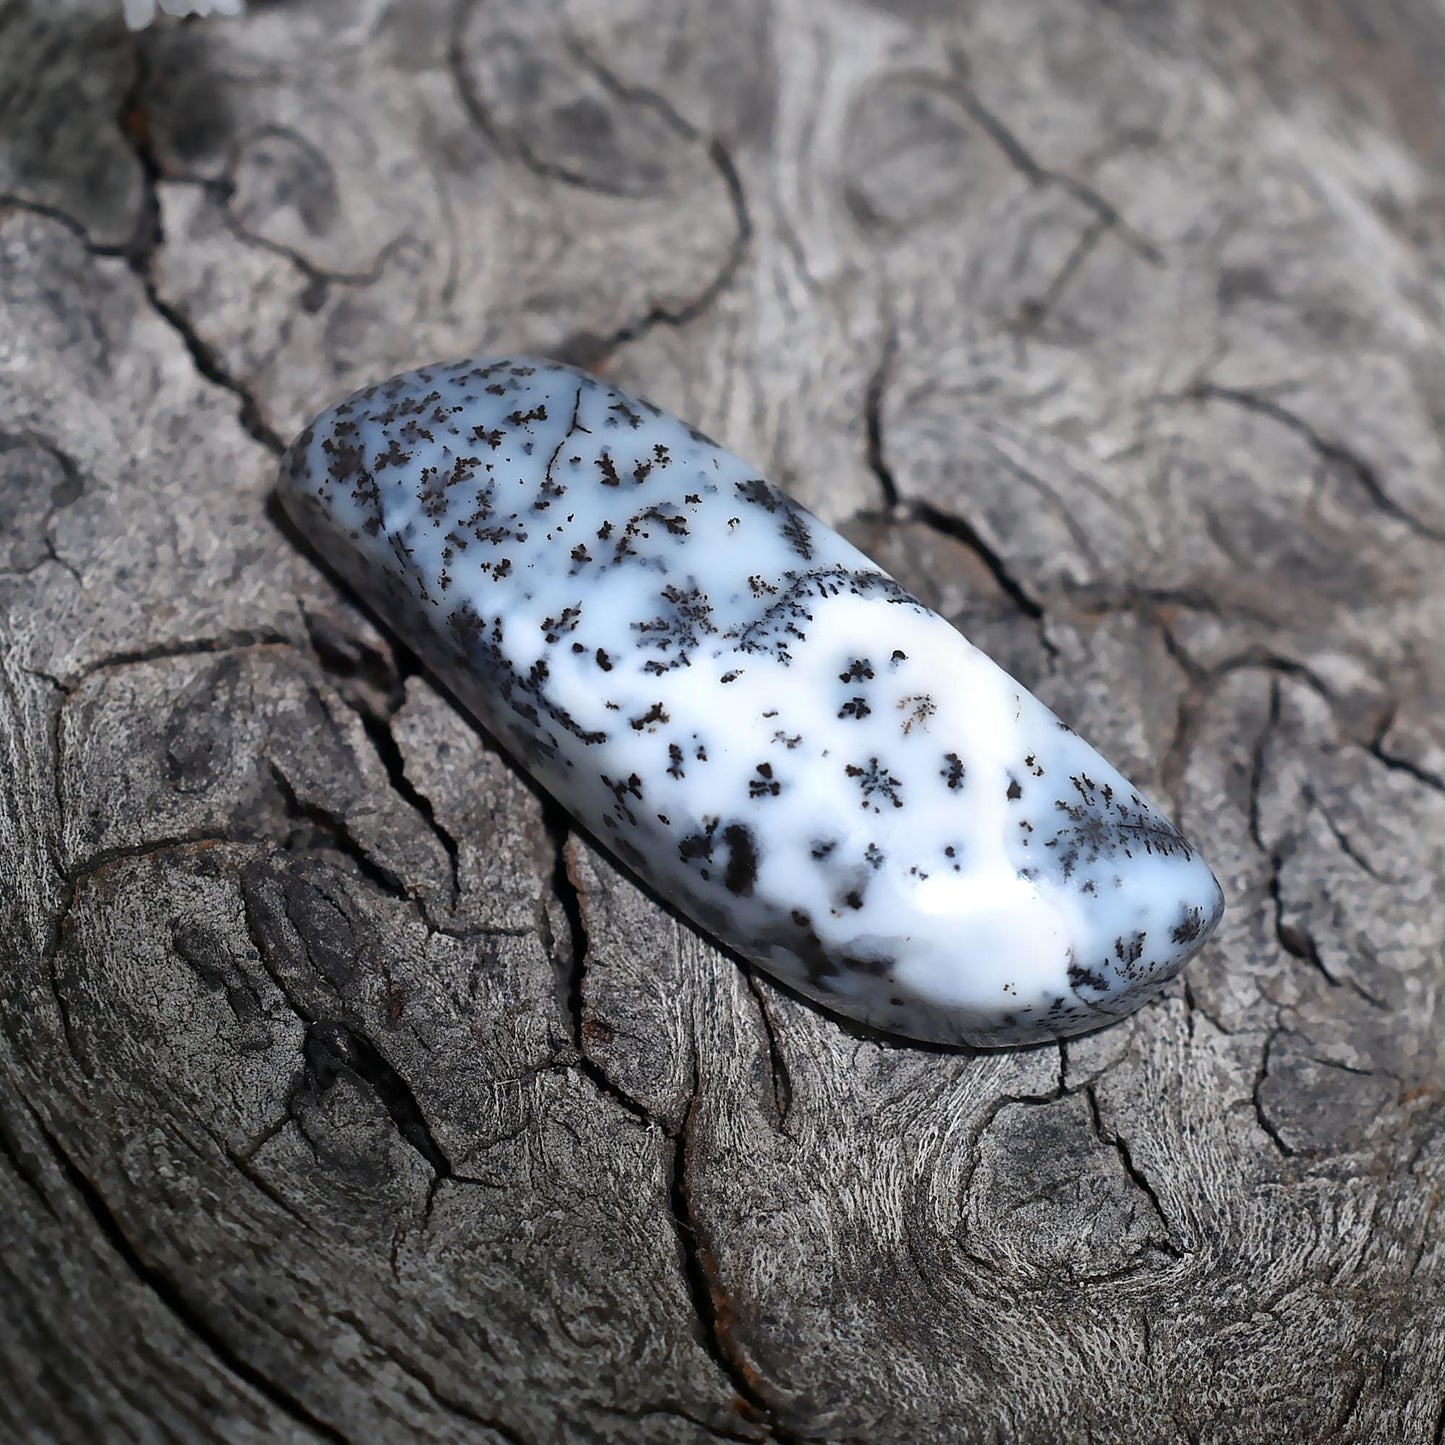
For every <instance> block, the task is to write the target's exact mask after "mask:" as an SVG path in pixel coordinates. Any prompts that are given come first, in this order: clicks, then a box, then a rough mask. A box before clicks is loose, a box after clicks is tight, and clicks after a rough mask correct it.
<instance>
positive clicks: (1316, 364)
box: [0, 0, 1445, 1445]
mask: <svg viewBox="0 0 1445 1445" xmlns="http://www.w3.org/2000/svg"><path fill="white" fill-rule="evenodd" d="M118 8H119V7H118V6H117V7H116V9H117V10H118ZM1442 92H1445V8H1442V6H1441V5H1440V4H1439V3H1432V0H1379V3H1374V0H1371V3H1365V0H1278V3H1275V0H1271V3H1269V4H1262V3H1256V0H952V3H950V0H892V3H882V0H878V3H874V4H865V3H862V0H856V3H850V0H726V3H722V0H607V3H601V0H575V3H572V4H571V5H570V6H567V5H562V4H552V3H536V0H526V3H521V0H413V3H394V4H390V5H388V4H386V3H384V0H294V3H270V4H266V3H257V4H255V5H253V7H252V11H251V14H250V15H249V16H248V18H247V19H246V20H245V21H243V22H240V23H213V24H205V25H201V24H190V25H183V26H170V27H163V28H158V29H156V30H153V31H151V32H147V33H145V34H143V35H141V36H140V37H138V38H132V37H129V36H127V35H126V33H125V32H124V31H123V29H122V28H121V26H120V24H119V20H118V18H117V16H116V15H113V14H112V13H111V11H110V9H109V7H108V6H105V5H99V6H97V7H92V8H89V9H87V8H85V7H83V6H75V5H72V6H70V7H69V8H65V7H60V6H56V5H51V4H44V3H39V0H36V3H33V4H30V3H24V0H21V3H17V0H0V630H3V637H0V642H3V654H0V767H3V788H0V870H3V871H0V1438H3V1439H4V1440H5V1441H12V1440H13V1441H25V1442H28V1441H62V1442H71V1441H75V1442H93V1441H111V1440H116V1441H131V1440H135V1441H182V1442H190V1441H203V1442H204V1441H235V1442H259V1441H295V1442H313V1441H317V1440H326V1441H333V1442H337V1441H352V1442H357V1445H369V1442H393V1441H395V1442H411V1441H423V1442H432V1441H435V1442H443V1441H447V1442H451V1441H455V1442H473V1441H475V1442H496V1441H509V1442H514V1445H520V1442H553V1441H557V1442H561V1441H568V1442H570V1441H599V1442H601V1441H606V1442H611V1441H639V1442H674V1441H706V1440H719V1439H723V1440H759V1441H761V1440H768V1439H772V1440H777V1441H781V1442H798V1441H812V1440H823V1441H837V1442H920V1441H924V1442H926V1441H1007V1442H1015V1441H1024V1442H1027V1441H1075V1440H1078V1441H1084V1440H1089V1441H1100V1442H1103V1441H1119V1442H1147V1441H1172V1440H1180V1441H1186V1440H1187V1441H1195V1442H1235V1441H1291V1442H1295V1441H1385V1442H1392V1445H1395V1442H1404V1445H1417V1442H1429V1445H1440V1442H1441V1441H1442V1439H1445V1246H1442V1224H1441V1217H1440V1204H1441V1191H1442V1188H1445V1103H1442V1092H1441V1090H1442V1084H1445V1070H1442V1046H1441V1024H1442V1014H1445V1002H1442V982H1445V957H1442V955H1445V900H1442V891H1445V890H1442V884H1445V877H1442V874H1445V868H1442V864H1445V725H1442V722H1441V713H1442V706H1445V457H1442V441H1441V437H1442V426H1445V365H1442V356H1441V341H1442V329H1445V186H1442V165H1445V96H1442ZM486 349H506V350H513V351H525V350H533V351H537V352H541V353H545V354H550V355H553V356H559V357H564V358H567V359H570V360H575V361H581V362H583V363H585V364H588V365H590V366H592V367H594V368H596V369H598V370H601V371H603V372H605V373H606V374H607V375H608V376H609V377H611V378H613V379H615V380H617V381H618V382H619V383H621V384H623V385H627V386H631V387H633V388H635V389H637V390H640V391H642V392H643V393H644V394H646V395H649V396H651V397H652V398H654V399H655V400H656V401H658V402H659V403H661V404H664V405H667V406H670V407H672V408H674V409H675V410H677V411H679V412H681V413H682V414H683V415H684V416H686V417H687V418H688V419H689V420H691V421H693V422H695V423H696V424H697V425H699V426H701V427H703V428H705V429H706V430H707V431H708V432H710V433H712V434H714V435H716V436H717V437H719V438H721V439H723V440H724V441H725V442H726V443H727V444H729V445H731V446H732V447H733V448H735V449H736V450H738V451H740V452H741V453H743V454H744V455H745V456H748V457H749V458H751V459H753V460H754V461H756V462H757V463H758V464H759V465H761V466H763V467H764V468H765V469H766V470H767V472H768V473H769V474H770V475H771V476H773V477H774V478H775V479H776V480H778V481H780V482H781V483H783V484H784V485H786V486H788V487H790V488H791V489H793V490H794V491H795V493H796V494H797V495H798V496H799V497H800V498H801V499H802V500H804V501H805V502H806V503H807V504H808V505H809V506H811V507H812V508H813V509H814V510H816V511H817V512H819V513H820V514H821V515H822V516H823V517H824V518H826V519H827V520H829V521H830V522H833V523H834V524H836V525H840V526H841V527H843V528H844V530H846V531H847V532H848V534H849V535H850V536H851V537H853V538H854V539H855V540H856V541H858V542H859V543H860V544H861V545H863V546H864V547H865V548H867V549H869V550H870V551H871V552H872V553H873V555H875V556H876V557H877V558H878V559H879V561H880V562H882V563H883V564H884V565H885V566H886V567H888V568H889V569H890V570H892V571H893V572H894V573H895V574H896V575H897V576H899V577H900V578H901V579H902V580H903V581H904V582H905V583H906V584H907V585H909V586H910V587H912V588H913V589H915V590H916V591H917V592H918V593H919V594H920V595H921V596H923V597H924V598H925V599H926V600H928V601H929V602H930V603H932V604H934V605H936V606H938V607H939V608H940V609H941V610H943V611H944V612H945V613H947V614H948V615H949V616H950V617H952V618H954V619H956V620H957V621H958V622H959V624H960V625H961V626H963V627H964V629H965V630H966V631H968V632H969V633H970V635H972V636H973V637H974V639H975V640H976V641H978V642H979V643H980V644H981V645H983V646H984V647H986V648H987V649H989V650H990V651H992V652H993V653H994V654H995V655H996V656H998V657H999V659H1000V660H1001V661H1002V662H1004V663H1005V665H1007V666H1009V667H1010V668H1011V669H1012V670H1014V671H1015V672H1016V673H1017V674H1018V675H1019V677H1020V678H1022V679H1023V680H1024V681H1025V682H1026V683H1027V684H1028V685H1029V686H1031V687H1033V688H1034V689H1035V690H1037V691H1038V692H1039V693H1040V694H1041V695H1042V696H1043V697H1044V699H1045V700H1046V701H1047V702H1049V703H1050V704H1051V705H1052V706H1053V707H1055V708H1056V709H1057V710H1058V711H1059V712H1060V713H1061V714H1062V715H1063V716H1064V717H1065V718H1066V719H1068V720H1069V721H1070V722H1072V723H1074V724H1075V725H1077V726H1078V727H1079V728H1080V729H1081V730H1082V731H1084V732H1085V733H1087V734H1088V735H1090V736H1091V737H1092V738H1093V739H1094V740H1095V741H1096V742H1097V743H1098V744H1099V745H1100V746H1101V747H1102V748H1103V749H1104V750H1105V751H1106V752H1107V753H1108V754H1109V755H1110V756H1111V757H1113V758H1114V759H1116V760H1117V761H1118V762H1120V764H1121V765H1122V766H1123V767H1124V768H1125V770H1126V771H1128V772H1130V773H1131V774H1132V775H1133V776H1134V777H1135V778H1136V779H1137V780H1138V781H1140V782H1141V783H1143V784H1145V785H1146V786H1148V787H1150V788H1151V789H1152V790H1153V791H1155V792H1156V794H1158V795H1159V796H1161V797H1162V798H1163V799H1165V800H1167V802H1168V803H1169V804H1170V806H1171V807H1172V810H1173V812H1174V813H1175V814H1176V815H1177V817H1178V819H1179V821H1180V822H1181V823H1182V825H1183V826H1184V827H1185V828H1186V830H1187V831H1188V832H1189V833H1190V834H1191V836H1194V837H1196V838H1197V839H1198V840H1199V841H1200V842H1201V843H1202V844H1203V845H1204V847H1205V850H1206V853H1207V855H1208V856H1209V857H1210V859H1211V860H1212V861H1213V863H1214V865H1215V868H1216V870H1217V871H1218V873H1219V875H1220V877H1221V880H1222V882H1223V883H1224V885H1225V888H1226V891H1227V893H1228V896H1229V898H1230V903H1231V907H1230V912H1229V914H1228V916H1227V919H1226V921H1225V924H1224V926H1223V928H1222V930H1221V933H1220V934H1219V936H1218V938H1217V941H1216V942H1214V943H1213V944H1212V945H1211V946H1210V947H1209V948H1208V949H1207V950H1206V952H1205V953H1204V954H1203V955H1202V956H1201V957H1200V958H1199V959H1198V960H1197V961H1196V962H1195V964H1194V965H1192V967H1191V968H1190V970H1189V972H1188V974H1187V975H1186V976H1185V978H1184V979H1183V980H1181V981H1180V983H1179V984H1177V985H1176V986H1174V987H1173V988H1172V989H1171V991H1170V992H1169V993H1168V995H1167V996H1166V997H1165V998H1164V999H1163V1000H1162V1001H1161V1002H1159V1003H1158V1004H1156V1005H1154V1006H1151V1007H1150V1008H1148V1009H1146V1010H1145V1011H1144V1012H1143V1013H1142V1014H1140V1015H1138V1016H1137V1017H1135V1018H1134V1019H1132V1020H1130V1021H1128V1022H1126V1023H1124V1024H1122V1025H1120V1026H1118V1027H1115V1028H1112V1029H1109V1030H1107V1031H1105V1032H1103V1033H1100V1034H1097V1035H1095V1036H1093V1037H1090V1038H1086V1039H1081V1040H1078V1041H1076V1042H1072V1043H1069V1044H1068V1045H1066V1046H1064V1047H1048V1048H1038V1049H1033V1050H1027V1051H1022V1052H1004V1053H995V1054H987V1055H978V1056H970V1055H961V1054H953V1053H946V1052H940V1051H929V1050H924V1049H917V1048H907V1047H901V1046H890V1045H888V1044H886V1043H884V1042H880V1041H878V1040H875V1039H872V1038H869V1037H866V1036H864V1035H862V1034H860V1033H859V1032H857V1031H855V1030H850V1029H848V1028H847V1027H843V1026H840V1025H839V1024H838V1023H836V1022H835V1021H833V1020H832V1019H830V1018H828V1017H826V1016H824V1015H823V1014H821V1013H819V1012H817V1011H815V1010H814V1009H811V1008H809V1007H807V1006H805V1005H803V1004H801V1003H799V1002H798V1001H796V1000H795V999H794V998H792V997H790V996H788V995H787V994H785V993H783V992H782V991H780V990H779V989H777V988H775V987H773V986H772V985H770V984H769V983H768V982H767V980H766V979H764V978H762V977H753V976H750V975H749V974H748V973H747V972H745V971H744V970H743V969H741V968H740V967H739V966H738V965H737V964H736V963H735V962H734V961H732V960H731V959H729V958H727V957H725V956H723V955H721V954H719V953H717V952H716V951H714V950H713V949H712V948H711V947H710V946H709V945H708V944H707V943H706V942H705V941H704V940H703V939H701V938H700V937H698V936H697V935H696V934H695V933H694V932H692V931H691V930H690V929H688V928H686V927H684V926H681V925H679V924H678V923H676V922H674V921H673V919H672V918H671V917H670V916H669V915H668V914H667V913H665V912H664V911H663V910H662V909H661V908H659V907H658V906H657V905H656V904H654V903H653V902H651V901H650V900H649V899H648V898H646V897H645V896H643V895H642V894H641V893H639V892H638V891H637V890H636V889H635V888H634V887H633V886H632V885H631V884H630V883H629V882H628V881H627V880H626V879H625V878H624V877H623V876H621V875H619V874H618V873H617V872H616V871H615V870H614V868H613V867H612V865H611V864H610V863H609V862H608V861H607V860H606V859H605V858H604V857H602V856H599V855H598V854H596V853H594V852H593V851H592V850H591V848H589V847H588V846H587V845H586V843H585V842H584V841H581V840H579V839H578V838H577V837H576V836H574V835H573V834H571V833H569V831H568V829H567V826H566V823H565V821H564V820H563V819H562V818H561V817H560V816H558V815H557V813H556V812H555V811H554V810H553V809H552V807H551V805H549V804H548V803H547V801H546V800H545V799H542V798H540V797H538V796H537V795H536V793H535V792H533V791H532V790H531V789H530V788H529V787H528V786H527V785H526V784H525V783H524V782H523V781H521V780H520V779H519V777H518V776H517V774H516V772H515V771H514V770H513V769H512V768H511V767H510V766H509V764H508V763H507V762H506V761H505V759H503V758H502V757H500V756H498V755H497V754H496V752H495V751H494V750H493V749H492V748H491V747H490V746H489V745H488V743H487V742H486V740H485V739H484V738H482V737H479V736H478V734H477V733H476V732H475V731H474V730H473V728H472V727H471V726H470V725H469V724H468V722H467V721H466V720H465V719H464V718H463V717H461V716H459V715H458V714H457V713H456V712H455V711H454V710H453V708H452V707H451V706H450V705H449V704H448V703H447V702H446V701H445V699H443V698H442V697H441V696H439V694H438V693H437V692H436V691H434V690H433V688H432V687H431V686H430V685H429V684H428V682H427V680H426V678H425V677H423V676H419V675H416V671H415V668H414V666H413V665H412V664H411V662H410V661H409V659H408V658H407V657H406V655H405V654H404V653H399V652H398V651H397V650H396V649H395V648H394V647H393V646H392V645H391V644H390V642H389V641H388V640H387V638H386V637H385V636H384V635H382V634H381V633H379V632H378V630H377V629H376V627H375V626H374V625H373V623H372V622H371V621H369V620H368V619H367V617H366V616H364V615H363V614H362V613H360V612H359V611H358V610H357V609H356V608H355V607H354V606H352V605H351V603H350V602H349V601H348V600H347V598H346V597H345V596H343V595H341V593H340V592H339V591H338V590H337V589H336V588H335V587H334V586H333V585H332V583H331V582H330V581H329V580H328V578H327V577H326V576H325V575H324V574H323V573H322V572H321V571H320V570H319V569H318V568H317V566H316V565H314V564H313V562H312V561H311V560H310V559H309V557H308V556H307V554H306V553H305V551H304V549H303V548H301V547H299V546H298V545H297V544H296V543H295V541H294V540H293V539H292V538H290V537H289V536H288V535H287V534H286V533H285V532H284V531H283V530H282V529H281V528H280V526H279V525H278V523H277V521H276V516H275V512H274V508H273V506H271V505H270V504H269V503H268V496H269V493H270V488H271V483H272V475H273V472H274V468H275V458H276V453H277V451H278V450H279V448H280V446H281V445H282V443H283V442H284V441H285V440H286V439H287V438H288V437H289V436H290V435H291V434H292V433H293V432H294V431H295V430H296V429H297V428H298V427H299V425H300V424H301V423H302V421H303V420H304V419H305V418H306V417H307V416H308V414H310V413H311V412H313V411H314V410H316V409H317V408H319V407H320V406H322V405H323V404H325V403H327V402H329V401H331V400H333V399H335V398H336V397H338V396H339V395H341V394H342V393H344V392H346V391H347V390H349V389H351V388H352V387H354V386H356V385H359V384H361V383H363V382H365V381H368V380H371V379H374V378H377V377H380V376H382V375H385V374H386V373H388V372H390V371H392V370H395V369H397V368H400V367H403V366H407V365H411V364H414V363H418V362H422V361H425V360H430V359H435V358H439V357H447V356H453V355H457V354H463V353H467V352H472V351H477V350H486Z"/></svg>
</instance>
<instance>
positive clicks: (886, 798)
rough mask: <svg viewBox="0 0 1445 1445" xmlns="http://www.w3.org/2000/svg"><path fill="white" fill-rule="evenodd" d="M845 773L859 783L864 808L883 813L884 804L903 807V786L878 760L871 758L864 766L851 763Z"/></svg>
mask: <svg viewBox="0 0 1445 1445" xmlns="http://www.w3.org/2000/svg"><path fill="white" fill-rule="evenodd" d="M844 771H845V772H846V773H847V775H848V776H849V777H850V778H852V779H854V780H855V781H856V782H857V784H858V791H859V792H860V793H861V794H862V806H863V807H864V808H871V809H872V810H873V811H874V812H875V813H881V812H882V811H883V804H884V803H892V804H893V806H894V807H895V808H901V807H902V806H903V785H902V784H901V783H900V782H899V781H898V779H897V778H895V777H894V776H893V774H892V773H890V772H889V771H888V769H887V768H886V767H884V766H883V764H882V763H880V762H879V761H878V759H877V758H869V759H868V762H867V764H866V765H862V766H860V765H858V764H856V763H849V764H848V766H847V767H846V768H845V769H844Z"/></svg>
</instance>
